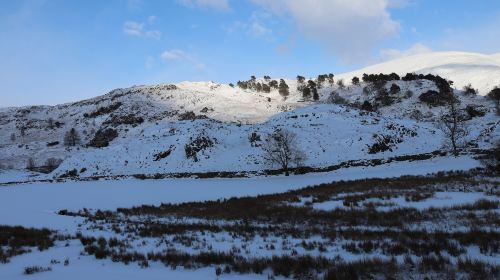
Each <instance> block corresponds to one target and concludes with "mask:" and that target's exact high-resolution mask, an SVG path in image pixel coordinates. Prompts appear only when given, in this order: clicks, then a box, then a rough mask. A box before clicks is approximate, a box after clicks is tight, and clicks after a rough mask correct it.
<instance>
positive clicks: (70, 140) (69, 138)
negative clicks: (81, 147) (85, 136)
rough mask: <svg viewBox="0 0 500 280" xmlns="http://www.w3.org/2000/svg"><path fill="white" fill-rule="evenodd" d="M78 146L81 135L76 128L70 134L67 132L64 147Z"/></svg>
mask: <svg viewBox="0 0 500 280" xmlns="http://www.w3.org/2000/svg"><path fill="white" fill-rule="evenodd" d="M78 144H80V135H78V132H77V131H76V129H75V128H72V129H70V130H69V131H68V132H66V135H65V136H64V145H65V146H76V145H78Z"/></svg>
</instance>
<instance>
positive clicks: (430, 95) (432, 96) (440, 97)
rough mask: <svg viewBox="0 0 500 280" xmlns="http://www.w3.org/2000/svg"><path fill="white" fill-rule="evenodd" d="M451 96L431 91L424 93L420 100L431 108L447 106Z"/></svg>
mask: <svg viewBox="0 0 500 280" xmlns="http://www.w3.org/2000/svg"><path fill="white" fill-rule="evenodd" d="M450 98H451V96H450V95H448V94H442V93H440V92H437V91H435V90H429V91H426V92H424V93H422V94H421V95H420V96H419V97H418V99H419V100H420V101H421V102H424V103H426V104H427V105H430V106H442V105H445V104H446V103H447V102H448V101H449V100H450Z"/></svg>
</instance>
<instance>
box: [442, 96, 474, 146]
mask: <svg viewBox="0 0 500 280" xmlns="http://www.w3.org/2000/svg"><path fill="white" fill-rule="evenodd" d="M459 105H460V103H459V101H458V100H457V99H456V98H451V99H450V100H449V101H448V105H447V107H448V109H447V112H445V113H442V114H441V117H440V128H441V130H443V132H444V134H445V136H446V138H447V139H448V141H449V143H450V144H451V148H452V150H453V154H454V155H455V156H458V148H459V146H460V142H461V140H462V139H463V138H464V137H465V136H467V134H468V131H467V127H466V125H465V120H466V118H465V116H464V115H463V114H461V112H460V109H459Z"/></svg>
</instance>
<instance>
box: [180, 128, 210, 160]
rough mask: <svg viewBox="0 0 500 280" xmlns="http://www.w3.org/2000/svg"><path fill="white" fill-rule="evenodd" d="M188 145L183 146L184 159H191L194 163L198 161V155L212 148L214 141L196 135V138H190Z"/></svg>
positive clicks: (204, 136) (201, 135)
mask: <svg viewBox="0 0 500 280" xmlns="http://www.w3.org/2000/svg"><path fill="white" fill-rule="evenodd" d="M190 141H191V142H189V143H188V144H186V145H185V146H184V151H185V152H186V158H188V159H190V158H192V159H193V160H194V161H195V162H196V161H198V153H199V152H202V151H204V150H206V149H208V148H210V147H213V146H214V143H215V141H214V140H213V139H212V138H210V137H208V136H206V135H203V134H200V135H198V136H197V137H196V138H194V139H193V138H192V137H191V138H190Z"/></svg>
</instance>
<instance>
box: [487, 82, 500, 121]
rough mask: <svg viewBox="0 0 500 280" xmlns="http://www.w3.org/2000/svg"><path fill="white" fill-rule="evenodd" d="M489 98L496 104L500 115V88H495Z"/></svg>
mask: <svg viewBox="0 0 500 280" xmlns="http://www.w3.org/2000/svg"><path fill="white" fill-rule="evenodd" d="M487 96H488V98H489V99H491V100H493V101H494V102H495V107H496V109H497V115H500V88H499V87H495V88H494V89H492V90H491V91H490V92H489V93H488V95H487Z"/></svg>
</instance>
